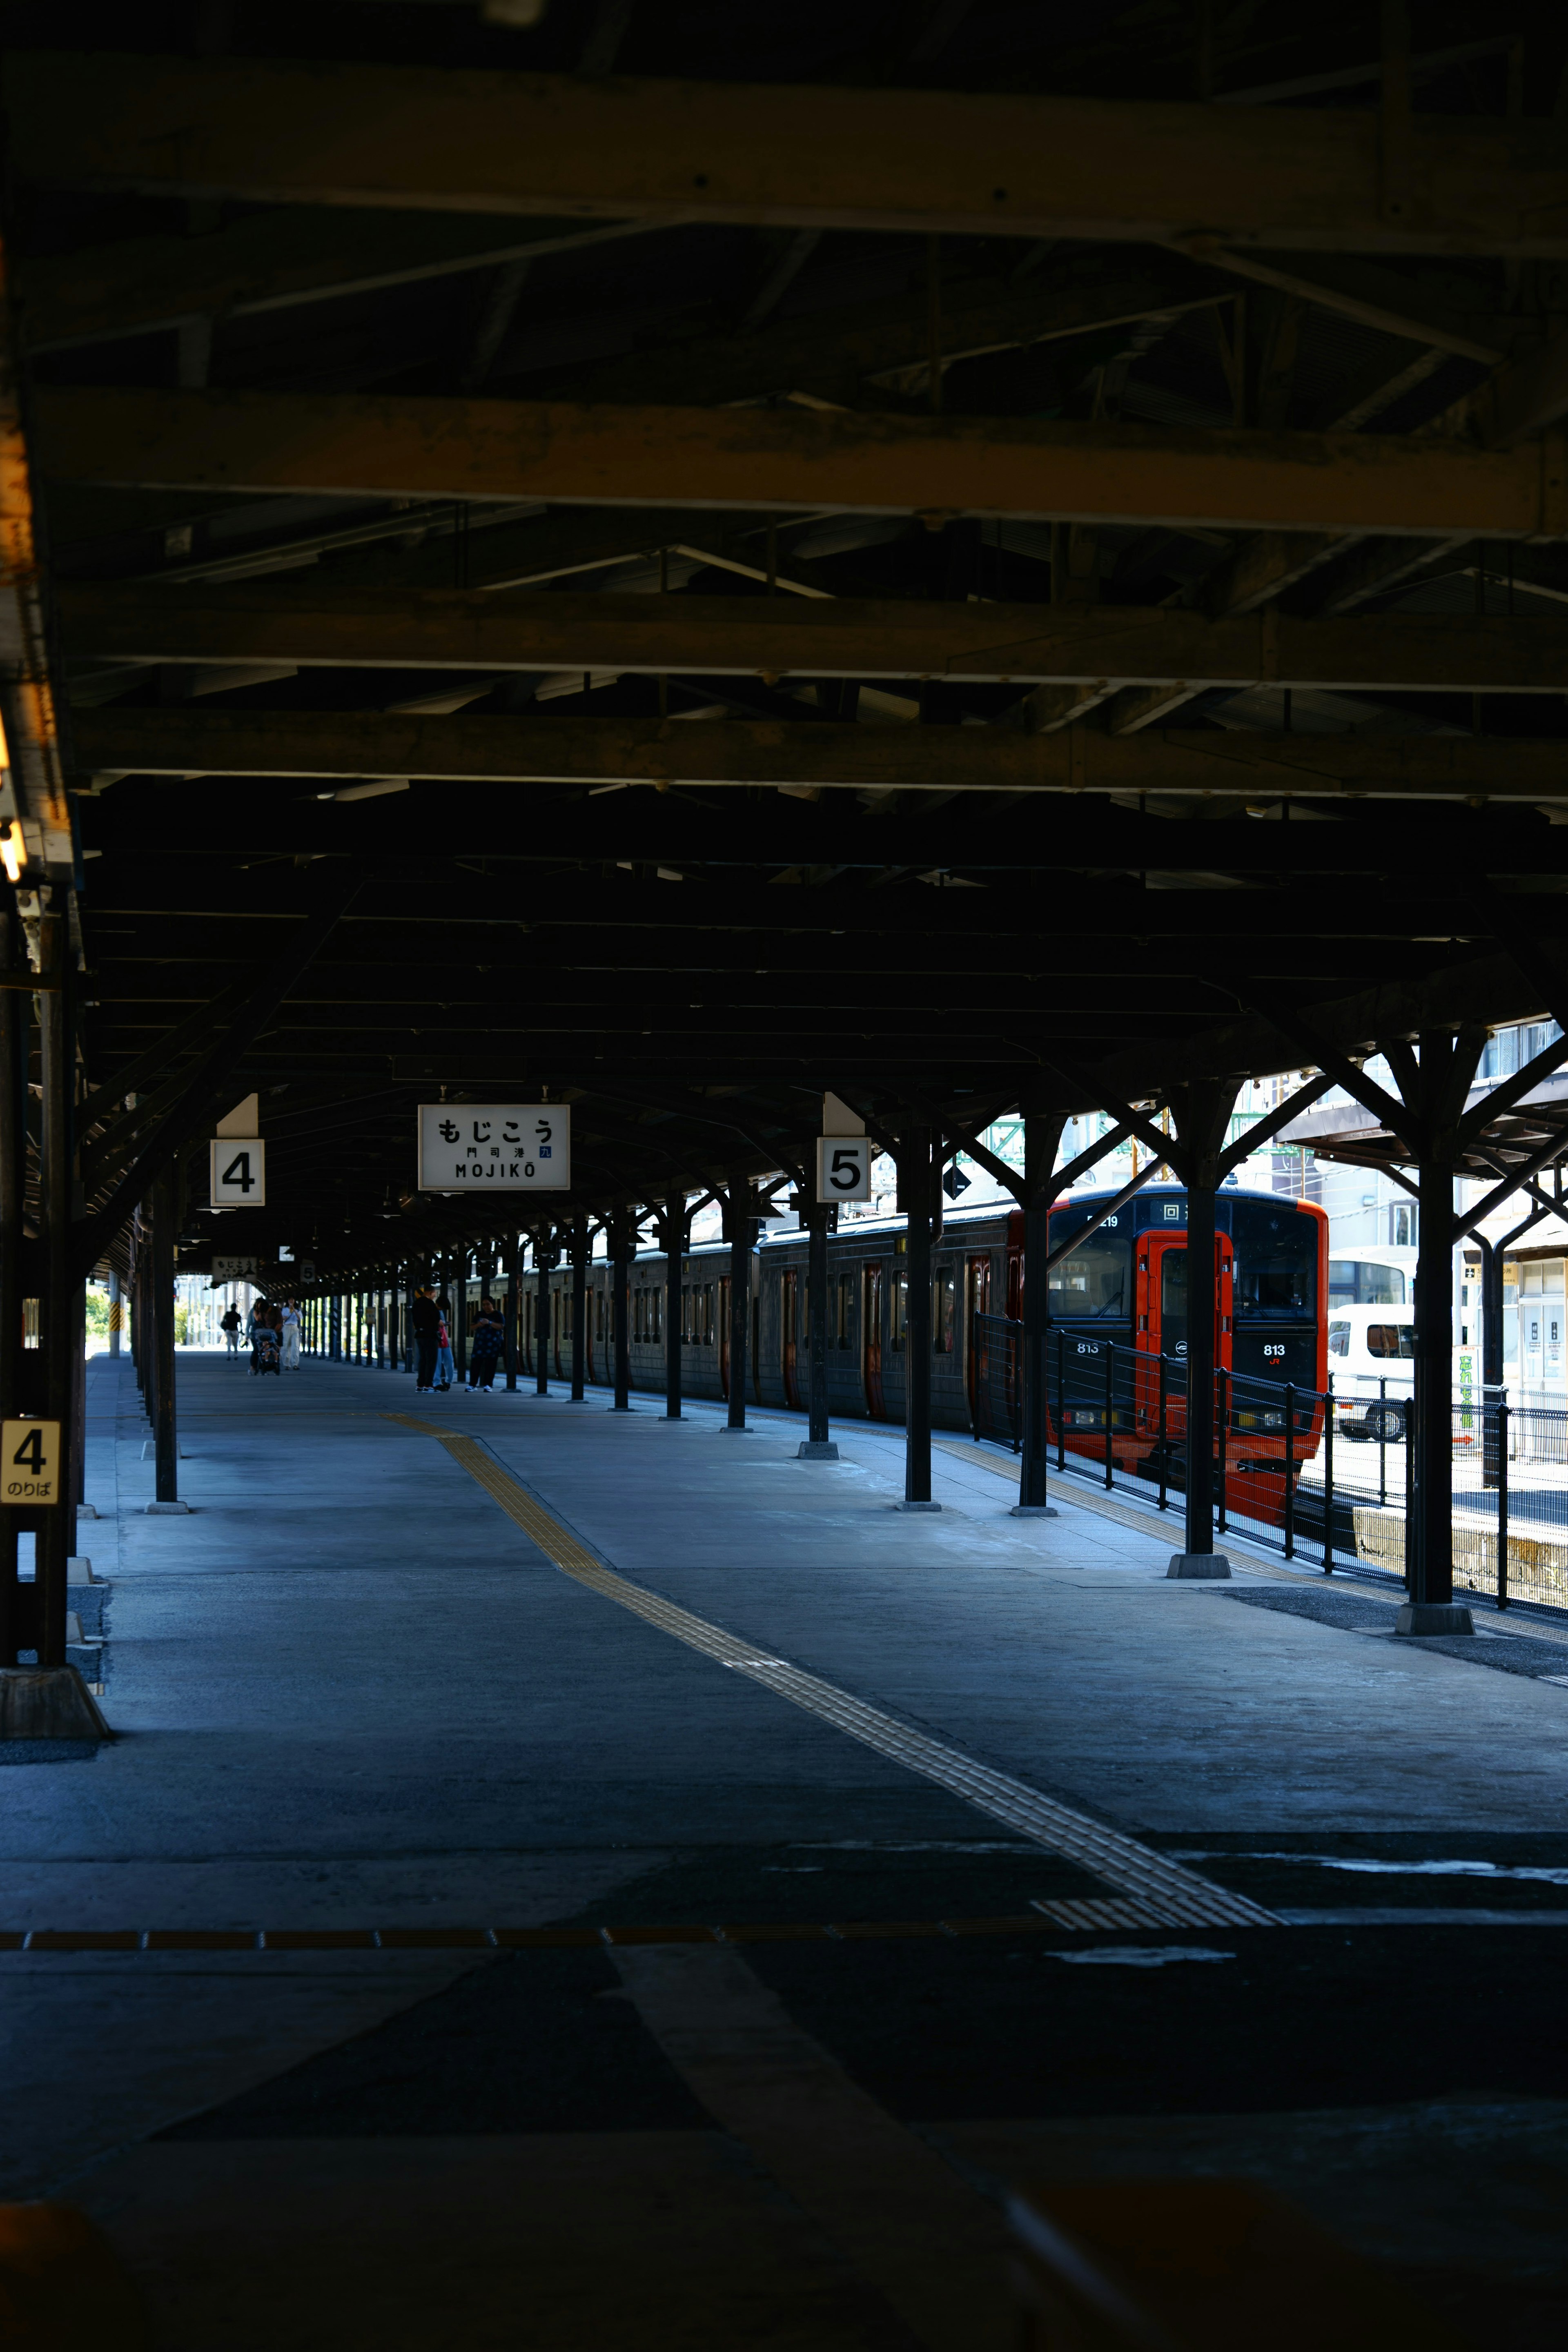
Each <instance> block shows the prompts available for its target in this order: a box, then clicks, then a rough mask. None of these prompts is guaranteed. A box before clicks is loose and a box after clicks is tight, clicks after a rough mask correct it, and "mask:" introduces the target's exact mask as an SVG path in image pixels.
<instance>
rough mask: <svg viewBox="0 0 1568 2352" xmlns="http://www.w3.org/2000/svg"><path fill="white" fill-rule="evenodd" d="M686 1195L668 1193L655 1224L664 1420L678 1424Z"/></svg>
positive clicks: (682, 1364)
mask: <svg viewBox="0 0 1568 2352" xmlns="http://www.w3.org/2000/svg"><path fill="white" fill-rule="evenodd" d="M687 1224H688V1220H687V1214H686V1194H685V1193H684V1192H671V1193H669V1194H668V1197H667V1198H666V1201H665V1204H664V1208H663V1210H662V1212H661V1213H660V1215H659V1221H658V1245H659V1247H660V1249H661V1250H663V1252H664V1417H665V1419H666V1421H679V1419H680V1417H681V1413H680V1403H681V1391H682V1387H683V1375H684V1373H685V1370H686V1366H685V1363H684V1360H682V1357H681V1353H680V1349H681V1344H682V1341H681V1329H680V1275H681V1268H682V1266H683V1265H684V1264H685V1260H686V1236H687Z"/></svg>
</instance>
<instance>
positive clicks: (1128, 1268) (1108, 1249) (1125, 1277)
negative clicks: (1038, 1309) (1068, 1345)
mask: <svg viewBox="0 0 1568 2352" xmlns="http://www.w3.org/2000/svg"><path fill="white" fill-rule="evenodd" d="M1131 1279H1132V1241H1131V1235H1130V1234H1114V1233H1112V1232H1110V1229H1109V1227H1107V1226H1105V1225H1101V1227H1100V1231H1099V1233H1097V1234H1088V1235H1087V1236H1086V1237H1085V1238H1084V1240H1082V1241H1081V1242H1079V1243H1078V1244H1076V1245H1075V1246H1074V1248H1073V1249H1072V1250H1071V1251H1070V1252H1069V1253H1068V1255H1067V1256H1066V1257H1064V1258H1058V1261H1057V1263H1056V1265H1053V1266H1052V1268H1051V1277H1050V1287H1051V1314H1052V1316H1053V1317H1055V1318H1059V1319H1061V1320H1063V1321H1066V1322H1081V1321H1083V1320H1085V1319H1086V1318H1091V1319H1093V1320H1094V1321H1096V1322H1101V1321H1109V1320H1111V1319H1113V1318H1115V1317H1117V1316H1126V1315H1131V1311H1132V1309H1131V1305H1130V1303H1129V1298H1130V1292H1131Z"/></svg>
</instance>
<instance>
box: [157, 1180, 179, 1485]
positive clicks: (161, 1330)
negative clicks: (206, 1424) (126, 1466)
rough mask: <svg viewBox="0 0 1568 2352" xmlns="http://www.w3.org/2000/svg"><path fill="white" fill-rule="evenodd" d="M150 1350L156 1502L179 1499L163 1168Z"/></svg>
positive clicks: (170, 1246)
mask: <svg viewBox="0 0 1568 2352" xmlns="http://www.w3.org/2000/svg"><path fill="white" fill-rule="evenodd" d="M152 1290H153V1354H154V1357H155V1359H156V1361H157V1368H158V1370H157V1381H156V1390H157V1399H156V1412H155V1415H154V1419H153V1445H154V1453H155V1461H156V1474H155V1475H156V1485H155V1487H154V1492H155V1494H156V1496H157V1499H158V1501H159V1502H160V1503H177V1502H178V1501H179V1499H180V1438H179V1428H178V1423H177V1421H176V1417H175V1402H174V1171H173V1170H172V1169H165V1170H164V1171H163V1174H162V1175H161V1176H159V1177H158V1178H157V1179H156V1180H155V1181H154V1183H153V1253H152Z"/></svg>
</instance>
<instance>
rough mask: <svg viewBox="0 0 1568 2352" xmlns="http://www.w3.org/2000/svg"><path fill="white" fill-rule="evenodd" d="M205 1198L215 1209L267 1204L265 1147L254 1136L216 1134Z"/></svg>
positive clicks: (247, 1207)
mask: <svg viewBox="0 0 1568 2352" xmlns="http://www.w3.org/2000/svg"><path fill="white" fill-rule="evenodd" d="M209 1149H210V1150H211V1153H212V1159H211V1162H210V1164H209V1167H208V1171H207V1185H208V1193H207V1197H208V1199H209V1200H210V1201H211V1202H212V1204H213V1207H214V1208H215V1209H263V1208H265V1207H266V1205H267V1146H266V1145H265V1143H263V1142H262V1140H261V1139H260V1137H259V1136H256V1135H219V1136H215V1137H214V1139H213V1141H212V1143H211V1145H210V1147H209Z"/></svg>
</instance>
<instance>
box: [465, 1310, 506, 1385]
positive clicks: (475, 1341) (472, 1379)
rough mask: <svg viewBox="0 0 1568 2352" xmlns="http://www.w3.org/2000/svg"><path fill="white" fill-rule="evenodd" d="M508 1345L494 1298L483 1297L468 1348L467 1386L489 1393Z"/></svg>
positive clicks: (504, 1328)
mask: <svg viewBox="0 0 1568 2352" xmlns="http://www.w3.org/2000/svg"><path fill="white" fill-rule="evenodd" d="M505 1345H506V1326H505V1324H504V1323H503V1322H502V1321H501V1318H500V1309H499V1308H498V1307H497V1306H496V1303H495V1300H494V1299H493V1298H481V1299H480V1301H479V1315H478V1317H477V1318H476V1320H475V1323H474V1330H473V1338H472V1341H471V1343H470V1345H469V1349H468V1386H469V1388H470V1389H474V1390H478V1391H480V1392H481V1393H482V1394H485V1395H489V1393H490V1386H491V1383H492V1381H494V1379H495V1376H496V1365H497V1363H498V1362H499V1361H500V1351H501V1349H502V1348H503V1347H504V1346H505Z"/></svg>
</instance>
